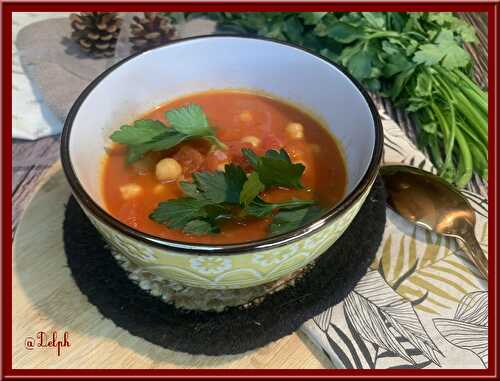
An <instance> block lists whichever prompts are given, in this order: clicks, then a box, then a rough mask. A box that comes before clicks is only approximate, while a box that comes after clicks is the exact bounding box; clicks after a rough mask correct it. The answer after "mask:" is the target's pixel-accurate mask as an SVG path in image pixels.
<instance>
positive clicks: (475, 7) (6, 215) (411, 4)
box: [1, 0, 500, 379]
mask: <svg viewBox="0 0 500 381" xmlns="http://www.w3.org/2000/svg"><path fill="white" fill-rule="evenodd" d="M1 10H2V28H1V30H2V122H3V123H2V145H1V147H2V154H1V159H2V209H1V212H2V254H3V257H2V299H3V300H2V304H1V306H2V307H3V308H2V334H3V339H2V373H1V375H2V377H5V378H34V377H43V378H55V377H68V376H74V377H79V378H82V377H85V378H87V377H89V378H90V377H96V376H97V377H113V378H137V377H140V378H144V377H147V376H152V377H161V376H171V377H172V376H173V377H176V378H181V377H182V378H193V377H204V378H213V377H216V378H226V377H244V378H250V377H258V376H268V377H273V378H292V377H293V378H297V377H307V378H312V377H314V378H317V377H348V376H351V377H352V376H354V377H355V378H360V377H363V378H384V379H385V378H392V377H406V378H418V377H428V376H436V377H440V378H455V379H456V378H471V377H473V378H475V379H478V378H497V368H498V359H497V353H498V352H497V342H498V337H497V335H498V329H497V328H498V327H497V320H496V315H497V314H496V312H497V309H498V302H497V300H496V295H497V290H498V289H497V286H498V283H497V279H496V277H495V274H496V268H497V261H496V255H495V254H496V253H497V242H496V236H495V233H496V227H497V221H498V199H497V179H498V173H497V172H498V153H497V149H496V148H497V147H498V146H499V142H498V139H499V136H498V135H499V134H498V98H497V97H498V92H497V91H495V90H496V89H497V84H498V61H499V60H498V58H499V51H498V49H497V44H498V41H496V40H497V38H498V37H499V32H500V31H499V18H500V4H499V1H498V0H493V1H492V0H490V1H462V2H458V3H457V2H452V1H441V2H431V1H404V2H398V3H395V2H392V1H377V2H368V1H357V2H347V1H342V2H337V3H327V2H307V3H305V2H302V3H297V2H294V3H291V2H289V3H285V2H276V1H275V2H268V3H258V2H253V3H251V2H234V1H228V2H198V3H195V2H175V3H174V2H172V3H154V2H145V3H121V4H117V3H113V2H101V3H90V2H86V3H69V2H66V3H64V2H61V3H57V2H22V3H20V2H18V3H15V2H3V3H2V4H1ZM103 10H105V11H110V10H112V11H122V12H123V11H158V10H161V11H233V12H238V11H240V12H242V11H319V10H322V11H324V10H328V11H454V12H487V13H488V21H489V24H488V53H489V55H488V68H489V70H488V84H489V120H488V122H489V145H488V152H489V177H488V182H489V192H488V198H489V230H488V238H489V253H490V255H489V273H490V277H489V283H488V287H489V322H490V324H489V337H490V341H489V347H488V349H489V359H490V361H489V368H488V369H484V370H482V369H478V370H471V369H463V370H460V369H454V370H449V369H421V370H411V369H410V370H346V369H315V370H236V369H235V370H222V369H214V370H209V369H194V370H181V369H173V370H161V369H131V370H125V369H123V370H120V369H112V370H106V369H102V370H100V369H95V370H91V369H78V370H77V369H75V370H72V369H62V370H58V369H54V370H52V369H40V370H39V369H26V370H20V369H12V349H11V348H12V241H11V239H12V228H11V227H9V225H10V226H11V222H12V195H11V189H12V94H11V89H12V73H11V68H12V49H11V41H12V28H11V26H12V12H18V11H29V12H40V11H61V12H62V11H103Z"/></svg>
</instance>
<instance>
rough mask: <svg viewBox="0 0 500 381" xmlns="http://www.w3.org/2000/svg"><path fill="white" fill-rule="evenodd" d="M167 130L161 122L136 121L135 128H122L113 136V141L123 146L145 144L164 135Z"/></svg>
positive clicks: (127, 126)
mask: <svg viewBox="0 0 500 381" xmlns="http://www.w3.org/2000/svg"><path fill="white" fill-rule="evenodd" d="M166 128H167V127H166V126H165V125H164V124H163V123H162V122H160V121H159V120H151V119H141V120H136V121H135V122H134V124H133V126H130V125H128V124H125V125H123V126H121V127H120V130H118V131H115V132H113V133H112V134H111V139H112V140H113V141H114V142H116V143H121V144H128V145H132V144H133V145H136V144H144V143H148V142H150V141H151V140H153V139H155V138H157V137H158V136H160V135H162V134H163V133H164V132H165V131H167V130H166Z"/></svg>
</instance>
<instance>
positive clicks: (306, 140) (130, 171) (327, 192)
mask: <svg viewBox="0 0 500 381" xmlns="http://www.w3.org/2000/svg"><path fill="white" fill-rule="evenodd" d="M190 103H195V104H198V105H199V106H201V107H202V109H203V111H204V112H205V114H206V115H207V116H208V119H209V122H210V125H211V126H212V127H213V128H214V130H215V131H216V135H217V137H218V138H219V139H220V140H221V141H222V142H223V143H225V144H226V145H227V147H228V150H227V151H221V150H214V149H210V148H211V146H210V143H208V142H207V141H205V140H203V139H197V140H192V141H188V142H185V143H182V144H180V145H178V146H176V147H174V148H172V149H171V150H168V151H164V152H155V153H151V154H148V155H146V157H144V158H143V159H141V160H140V161H138V162H136V163H134V164H132V165H127V164H126V160H125V159H126V149H125V147H124V146H121V145H118V144H115V145H113V146H112V148H111V149H110V150H109V151H108V152H107V154H106V157H105V159H104V162H103V168H102V176H101V177H102V181H101V184H102V194H103V196H104V203H105V207H106V209H107V210H108V212H109V213H110V214H111V215H112V216H114V217H115V218H116V219H118V220H120V221H121V222H123V223H125V224H126V225H129V226H131V227H133V228H135V229H137V230H139V231H142V232H145V233H148V234H151V235H153V236H157V237H161V238H166V239H170V240H176V241H182V242H198V243H207V244H230V243H241V242H247V241H253V240H258V239H262V238H265V237H266V236H268V231H267V227H268V225H269V223H270V221H271V218H270V217H269V218H264V219H257V218H247V219H245V220H238V221H236V220H230V221H227V222H224V223H223V224H222V225H221V232H220V233H218V234H211V235H201V236H200V235H190V234H186V233H184V232H182V231H181V230H174V229H170V228H168V227H166V226H165V225H162V224H159V223H157V222H155V221H153V220H151V219H150V218H149V214H150V213H151V212H152V211H153V210H154V209H155V208H156V207H157V206H158V204H159V203H160V202H162V201H166V200H168V199H173V198H178V197H181V196H183V192H182V190H181V189H180V187H179V183H178V181H176V182H170V183H160V182H159V181H158V180H157V178H156V175H155V165H156V163H157V162H158V161H159V160H161V159H163V158H165V157H172V158H174V159H176V160H177V161H178V162H179V163H180V164H181V166H182V170H183V173H182V176H181V180H186V181H189V180H191V174H192V173H193V172H196V171H207V170H208V171H213V170H218V169H219V170H220V169H221V168H223V166H224V164H227V163H229V162H233V163H235V164H239V165H241V166H243V168H245V169H246V170H249V169H250V166H249V164H248V162H247V161H246V160H245V158H244V157H243V155H242V153H241V149H242V148H251V149H253V150H254V151H255V152H256V153H257V154H258V155H262V154H264V153H265V151H267V150H269V149H280V148H284V149H285V150H286V151H287V152H288V153H289V155H290V158H291V160H292V161H293V162H300V163H302V164H304V165H305V168H306V169H305V171H304V173H303V175H302V179H301V181H302V184H303V185H304V186H305V188H304V189H300V190H297V189H285V188H274V189H270V190H268V191H266V192H265V193H264V194H263V195H262V197H263V198H264V199H265V200H266V201H268V202H280V201H286V200H290V199H292V198H297V199H303V200H304V199H307V200H309V199H313V200H316V201H317V202H318V203H319V204H320V205H321V206H322V207H325V208H329V207H333V206H334V205H335V204H336V203H338V202H339V201H340V199H341V198H342V196H343V195H344V192H345V188H346V181H347V174H346V168H345V164H344V159H343V156H342V154H341V151H340V149H339V146H338V144H337V142H336V141H335V138H334V137H333V136H332V135H331V134H330V132H328V130H327V129H326V128H324V127H323V126H322V125H321V123H320V122H319V121H317V120H316V119H314V118H313V117H312V116H311V115H309V114H307V113H306V112H305V111H302V110H301V109H299V108H297V107H296V106H294V105H291V104H289V103H286V102H284V101H282V100H279V99H276V98H273V97H269V96H267V95H263V94H260V93H254V92H246V91H233V90H217V91H215V90H214V91H208V92H203V93H196V94H192V95H188V96H184V97H182V98H178V99H175V100H173V101H171V102H167V103H165V104H163V105H161V106H159V107H157V108H155V109H154V110H152V111H150V112H148V113H146V114H144V115H142V116H140V118H138V119H155V120H161V121H162V122H164V123H166V119H165V112H166V111H168V110H170V109H174V108H178V107H182V106H185V105H188V104H190ZM290 123H300V124H301V125H302V126H303V134H302V136H300V135H301V134H299V135H297V134H295V135H293V134H291V133H290V129H287V126H289V124H290ZM249 136H251V137H256V138H257V139H259V140H260V142H259V144H258V146H255V145H252V143H255V139H254V140H253V141H252V139H253V138H251V139H248V138H247V139H245V137H249ZM129 184H133V185H134V187H136V188H137V186H138V187H140V189H141V191H140V192H139V194H138V195H137V196H134V197H132V198H127V197H124V195H123V187H124V186H127V185H129Z"/></svg>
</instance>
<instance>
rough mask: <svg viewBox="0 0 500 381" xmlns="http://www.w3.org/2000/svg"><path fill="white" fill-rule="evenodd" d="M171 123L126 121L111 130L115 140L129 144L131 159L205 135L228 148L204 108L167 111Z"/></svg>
mask: <svg viewBox="0 0 500 381" xmlns="http://www.w3.org/2000/svg"><path fill="white" fill-rule="evenodd" d="M165 118H166V119H167V120H168V122H169V124H170V126H171V127H170V128H168V127H167V126H166V125H165V124H163V123H162V122H161V121H159V120H151V119H141V120H137V121H135V122H134V123H133V125H127V124H126V125H123V126H121V127H120V129H119V130H118V131H115V132H113V133H112V134H111V136H110V138H111V140H112V141H114V142H116V143H120V144H125V145H127V162H128V163H133V162H135V161H137V160H139V159H141V158H142V157H143V156H144V154H146V153H147V152H150V151H163V150H167V149H170V148H172V147H175V146H176V145H178V144H179V143H182V142H183V141H185V140H189V139H194V138H204V139H207V140H209V141H210V142H212V143H213V144H215V145H216V146H218V147H219V148H222V149H226V148H227V147H226V145H225V144H224V143H222V142H221V141H220V140H219V139H218V138H217V137H216V136H215V131H214V129H213V128H212V127H211V126H210V124H209V122H208V118H207V116H206V114H205V112H204V111H203V109H202V108H201V107H200V106H199V105H197V104H193V103H191V104H189V105H187V106H183V107H179V108H176V109H173V110H170V111H167V112H166V113H165Z"/></svg>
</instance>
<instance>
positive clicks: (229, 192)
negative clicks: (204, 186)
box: [224, 164, 247, 204]
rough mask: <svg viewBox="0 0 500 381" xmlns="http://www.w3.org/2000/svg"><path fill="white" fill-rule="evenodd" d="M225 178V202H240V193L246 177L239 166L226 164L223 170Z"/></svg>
mask: <svg viewBox="0 0 500 381" xmlns="http://www.w3.org/2000/svg"><path fill="white" fill-rule="evenodd" d="M224 176H225V178H226V202H228V203H231V204H237V203H239V202H240V193H241V191H242V189H243V186H244V184H245V182H246V181H247V175H246V174H245V171H243V168H241V167H240V166H239V165H234V164H228V165H226V167H225V169H224Z"/></svg>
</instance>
